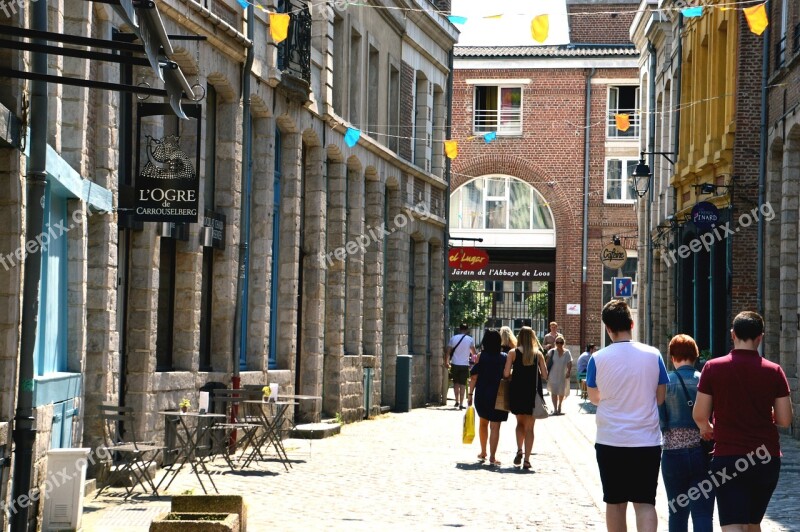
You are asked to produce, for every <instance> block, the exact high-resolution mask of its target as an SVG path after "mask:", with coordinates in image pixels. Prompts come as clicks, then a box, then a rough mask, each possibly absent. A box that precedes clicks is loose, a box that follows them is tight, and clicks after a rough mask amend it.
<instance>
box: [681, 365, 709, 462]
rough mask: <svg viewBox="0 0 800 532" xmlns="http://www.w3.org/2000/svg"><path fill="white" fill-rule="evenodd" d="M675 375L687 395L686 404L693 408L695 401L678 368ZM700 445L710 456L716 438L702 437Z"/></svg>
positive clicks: (704, 452)
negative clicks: (707, 438) (706, 438)
mask: <svg viewBox="0 0 800 532" xmlns="http://www.w3.org/2000/svg"><path fill="white" fill-rule="evenodd" d="M675 376H676V377H678V380H679V381H681V387H682V388H683V394H684V395H685V396H686V406H688V407H689V408H690V409H691V408H692V407H693V406H694V401H692V398H691V397H689V390H688V389H687V388H686V383H685V382H683V377H681V374H680V373H678V372H677V370H676V371H675ZM700 447H702V448H703V454H705V455H706V456H707V457H708V455H710V454H711V453H712V452H714V440H704V439H702V438H700Z"/></svg>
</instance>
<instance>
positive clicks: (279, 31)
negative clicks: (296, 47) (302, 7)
mask: <svg viewBox="0 0 800 532" xmlns="http://www.w3.org/2000/svg"><path fill="white" fill-rule="evenodd" d="M289 20H290V17H289V15H287V14H286V13H270V14H269V34H270V35H271V36H272V40H273V41H275V42H276V43H279V42H282V41H285V40H286V37H287V36H288V35H289Z"/></svg>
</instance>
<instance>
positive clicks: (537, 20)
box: [531, 15, 550, 43]
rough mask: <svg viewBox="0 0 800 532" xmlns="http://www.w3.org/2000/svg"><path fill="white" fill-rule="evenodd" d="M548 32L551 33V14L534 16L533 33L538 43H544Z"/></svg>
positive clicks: (532, 22)
mask: <svg viewBox="0 0 800 532" xmlns="http://www.w3.org/2000/svg"><path fill="white" fill-rule="evenodd" d="M548 33H550V15H539V16H537V17H534V18H533V20H532V21H531V35H533V40H534V41H536V42H538V43H543V42H544V41H546V40H547V34H548Z"/></svg>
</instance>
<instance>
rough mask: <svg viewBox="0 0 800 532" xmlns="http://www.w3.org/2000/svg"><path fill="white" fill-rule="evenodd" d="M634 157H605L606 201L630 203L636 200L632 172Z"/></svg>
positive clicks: (634, 164)
mask: <svg viewBox="0 0 800 532" xmlns="http://www.w3.org/2000/svg"><path fill="white" fill-rule="evenodd" d="M637 164H638V162H637V161H636V159H606V203H631V202H633V201H635V200H636V188H635V187H634V178H633V172H634V171H635V170H636V165H637Z"/></svg>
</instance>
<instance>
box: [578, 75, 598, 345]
mask: <svg viewBox="0 0 800 532" xmlns="http://www.w3.org/2000/svg"><path fill="white" fill-rule="evenodd" d="M594 73H595V68H594V67H592V69H591V70H589V73H588V74H587V75H586V95H585V101H584V108H585V112H586V119H585V122H584V123H585V124H586V127H585V128H584V135H583V249H582V251H581V264H582V267H581V335H580V348H581V349H583V346H585V345H586V285H587V279H588V274H589V141H590V140H591V129H592V128H591V127H590V126H589V124H590V123H591V119H592V116H591V115H592V78H593V77H594Z"/></svg>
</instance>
